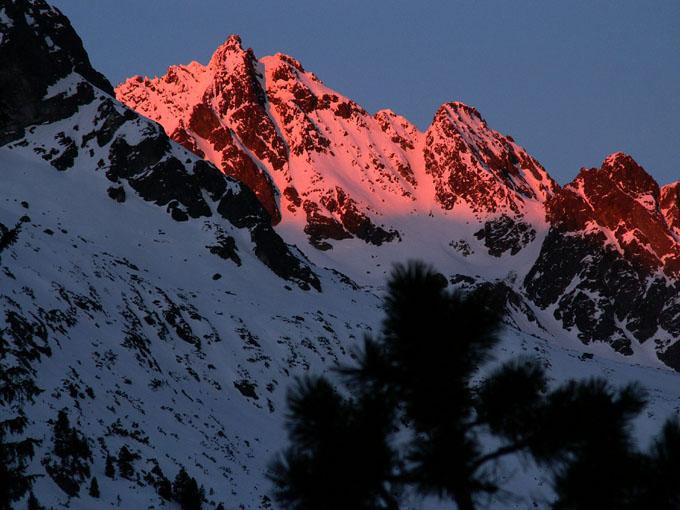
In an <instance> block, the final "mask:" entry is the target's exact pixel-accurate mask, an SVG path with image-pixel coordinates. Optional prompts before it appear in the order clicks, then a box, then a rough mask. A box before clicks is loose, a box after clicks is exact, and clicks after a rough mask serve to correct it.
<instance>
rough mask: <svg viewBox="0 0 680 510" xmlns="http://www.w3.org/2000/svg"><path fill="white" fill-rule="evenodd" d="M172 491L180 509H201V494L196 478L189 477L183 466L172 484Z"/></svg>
mask: <svg viewBox="0 0 680 510" xmlns="http://www.w3.org/2000/svg"><path fill="white" fill-rule="evenodd" d="M172 493H173V496H174V498H175V500H176V501H177V502H178V503H179V504H180V506H181V508H182V510H201V508H202V506H203V502H202V500H203V494H202V491H201V490H200V489H199V488H198V484H197V483H196V479H195V478H193V477H190V476H189V475H188V474H187V472H186V470H185V469H184V467H182V468H181V469H180V470H179V473H177V476H176V477H175V481H174V483H173V484H172Z"/></svg>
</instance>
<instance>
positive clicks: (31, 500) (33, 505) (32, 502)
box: [26, 492, 45, 510]
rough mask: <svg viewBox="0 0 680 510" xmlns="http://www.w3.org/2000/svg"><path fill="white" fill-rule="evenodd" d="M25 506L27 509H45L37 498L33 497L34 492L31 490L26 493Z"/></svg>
mask: <svg viewBox="0 0 680 510" xmlns="http://www.w3.org/2000/svg"><path fill="white" fill-rule="evenodd" d="M26 508H27V509H28V510H45V507H44V506H42V505H41V504H40V502H39V501H38V498H36V497H35V494H33V492H31V493H30V494H29V495H28V501H27V502H26Z"/></svg>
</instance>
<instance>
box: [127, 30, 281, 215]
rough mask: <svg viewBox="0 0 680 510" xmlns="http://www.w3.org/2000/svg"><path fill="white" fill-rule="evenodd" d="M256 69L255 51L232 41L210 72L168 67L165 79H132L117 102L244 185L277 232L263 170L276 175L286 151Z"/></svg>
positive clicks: (274, 198) (272, 200)
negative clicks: (125, 105) (129, 108)
mask: <svg viewBox="0 0 680 510" xmlns="http://www.w3.org/2000/svg"><path fill="white" fill-rule="evenodd" d="M256 65H257V59H256V58H255V56H254V55H253V53H252V50H247V51H246V50H244V49H243V48H242V47H241V40H240V38H239V37H238V36H231V37H230V38H229V39H228V40H227V41H226V42H225V43H224V44H223V45H222V46H221V47H220V48H218V49H217V51H216V52H215V54H214V55H213V57H212V59H211V60H210V63H209V64H208V66H206V67H204V66H201V65H200V64H198V63H196V62H192V63H191V64H189V65H188V66H181V67H171V68H170V69H168V72H167V74H166V75H165V76H163V77H162V78H154V79H153V80H149V79H147V78H141V77H139V76H137V77H134V78H130V79H129V80H127V81H126V82H125V83H124V84H121V85H119V86H118V88H117V89H116V95H117V97H118V99H119V100H121V101H123V102H124V103H126V104H127V105H128V106H130V107H131V108H134V109H135V110H137V111H138V112H140V113H142V114H144V115H146V116H147V117H149V118H151V119H152V120H155V121H157V122H159V123H160V124H161V125H163V127H164V128H165V130H166V132H167V133H168V134H169V135H170V136H171V138H172V139H173V140H175V141H176V142H178V143H180V144H182V145H183V146H184V147H185V148H187V149H188V150H190V151H192V152H194V153H195V154H198V155H200V156H201V157H204V158H206V159H208V160H209V161H211V162H212V163H214V164H215V165H216V166H217V167H218V168H220V169H221V170H222V171H223V172H224V173H226V174H228V175H231V176H233V177H236V178H237V179H239V180H240V181H242V182H244V183H245V184H246V185H248V186H249V187H250V188H251V189H252V190H253V191H254V192H255V194H256V195H257V197H258V199H259V200H260V202H261V203H262V205H263V206H264V207H265V209H266V210H267V212H268V213H269V214H270V216H271V218H272V223H273V224H277V223H278V222H279V221H280V220H281V213H280V211H279V208H278V203H277V197H278V190H276V188H275V187H274V186H273V185H272V182H271V179H270V178H269V175H268V171H267V170H270V171H281V170H282V169H283V167H284V165H285V164H286V161H287V150H286V144H285V142H284V141H283V140H282V139H281V137H280V136H279V135H278V133H277V130H276V127H275V126H274V124H273V122H272V120H271V118H270V117H269V115H268V114H267V111H266V106H267V102H266V96H265V93H264V90H263V88H262V86H261V84H260V81H259V80H260V78H261V76H258V72H257V70H256ZM248 153H250V154H252V156H251V155H249V154H248Z"/></svg>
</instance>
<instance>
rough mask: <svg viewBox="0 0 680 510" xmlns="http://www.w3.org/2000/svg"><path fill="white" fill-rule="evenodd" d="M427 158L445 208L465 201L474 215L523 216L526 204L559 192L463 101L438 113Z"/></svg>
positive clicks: (532, 162) (528, 158) (537, 167)
mask: <svg viewBox="0 0 680 510" xmlns="http://www.w3.org/2000/svg"><path fill="white" fill-rule="evenodd" d="M424 154H425V165H426V166H425V168H426V171H427V173H428V174H429V175H431V176H432V178H433V179H434V182H435V190H436V197H437V201H438V202H439V203H441V205H442V207H444V208H445V209H452V208H453V207H454V205H455V204H456V203H457V202H459V201H465V202H467V203H468V204H469V205H470V206H471V207H472V209H473V210H474V211H476V212H487V211H490V212H497V211H503V212H511V213H514V214H521V212H522V210H523V207H522V203H523V202H524V201H525V200H527V199H528V200H539V201H543V200H545V199H546V198H548V197H550V196H551V195H552V194H553V193H554V192H555V191H556V190H557V189H558V186H557V184H556V183H555V182H554V181H553V180H552V179H551V178H550V176H549V175H548V174H547V173H546V172H545V170H544V169H543V167H541V165H540V164H539V163H538V162H537V161H536V160H534V159H533V158H532V157H531V156H529V155H528V154H527V153H526V152H525V151H524V150H523V149H522V148H521V147H519V146H518V145H516V144H515V143H514V142H512V140H510V139H509V138H506V137H504V136H502V135H500V134H499V133H497V132H495V131H493V130H491V129H489V127H488V126H487V124H486V121H485V120H484V119H483V118H482V117H481V115H479V113H478V112H477V110H475V109H474V108H471V107H469V106H466V105H464V104H462V103H447V104H445V105H443V106H442V107H441V108H440V109H439V111H438V112H437V114H436V115H435V117H434V121H433V123H432V126H430V128H429V129H428V131H427V138H426V142H425V149H424Z"/></svg>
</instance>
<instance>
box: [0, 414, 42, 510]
mask: <svg viewBox="0 0 680 510" xmlns="http://www.w3.org/2000/svg"><path fill="white" fill-rule="evenodd" d="M26 424H27V419H26V417H25V416H24V415H23V414H22V413H19V414H18V415H17V416H16V417H14V418H11V419H7V420H4V421H0V480H1V482H0V510H11V509H12V508H14V506H13V502H14V501H17V500H19V499H21V498H22V497H24V495H25V494H26V492H27V491H28V490H30V488H31V487H32V485H33V482H34V481H35V479H36V476H35V475H27V474H26V465H27V464H28V460H30V459H31V458H32V457H33V455H34V452H35V446H36V445H37V444H38V441H36V440H35V439H22V440H17V441H13V440H11V439H10V437H11V435H13V434H20V433H21V432H23V431H24V429H25V428H26Z"/></svg>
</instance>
